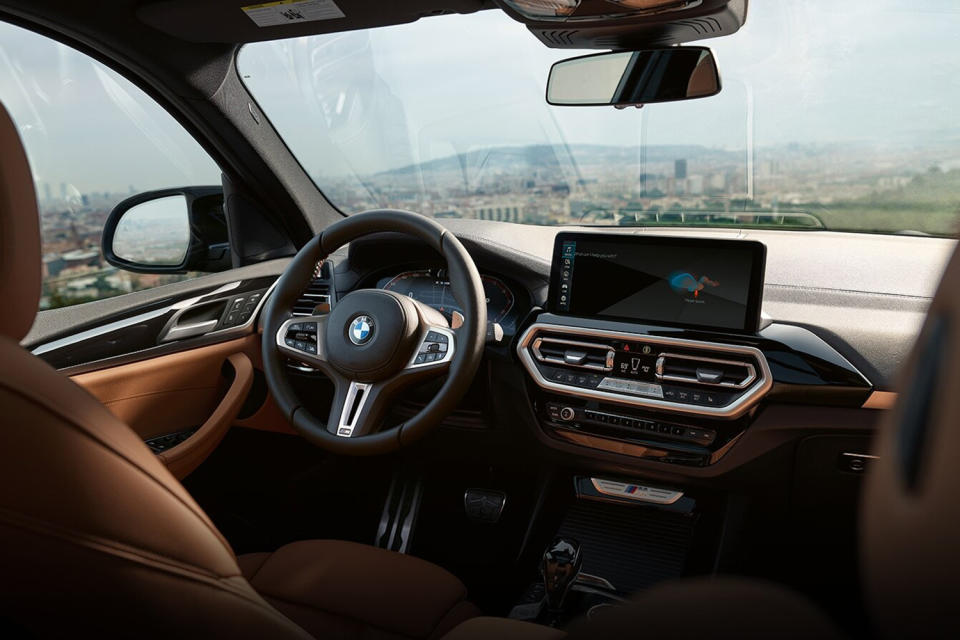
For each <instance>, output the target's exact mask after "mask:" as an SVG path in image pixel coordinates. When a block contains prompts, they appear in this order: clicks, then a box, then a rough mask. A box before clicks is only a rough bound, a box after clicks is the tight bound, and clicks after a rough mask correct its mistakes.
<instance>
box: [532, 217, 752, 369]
mask: <svg viewBox="0 0 960 640" xmlns="http://www.w3.org/2000/svg"><path fill="white" fill-rule="evenodd" d="M765 263H766V247H765V246H764V245H763V244H761V243H759V242H754V241H748V240H714V239H705V238H671V237H663V236H632V235H619V234H599V233H568V232H562V233H559V234H557V238H556V242H555V244H554V253H553V270H552V274H551V279H550V300H549V307H550V310H551V311H552V312H554V313H558V314H564V315H574V316H581V317H588V318H606V319H611V320H627V321H631V322H644V323H648V324H656V325H666V326H676V327H689V328H695V329H713V330H722V331H732V332H746V333H754V332H756V331H757V328H758V326H759V324H760V303H761V298H762V295H763V272H764V266H765ZM633 357H636V356H633Z"/></svg>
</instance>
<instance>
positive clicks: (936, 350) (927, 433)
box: [860, 252, 960, 638]
mask: <svg viewBox="0 0 960 640" xmlns="http://www.w3.org/2000/svg"><path fill="white" fill-rule="evenodd" d="M958 291H960V253H957V252H955V253H954V255H953V258H951V260H950V262H949V264H948V265H947V269H946V271H945V272H944V275H943V279H942V280H941V282H940V288H939V291H938V292H937V294H936V295H935V296H934V299H933V302H932V303H931V305H930V308H929V311H928V316H927V320H926V322H925V324H924V328H923V330H922V331H921V334H920V337H919V339H918V341H917V345H916V347H915V348H914V352H913V354H912V355H911V357H910V358H909V360H908V361H907V364H906V366H905V367H904V369H903V375H902V379H901V383H900V385H899V387H900V396H899V400H898V402H897V404H896V406H895V407H894V409H893V410H892V411H891V412H889V413H888V414H887V415H886V416H885V422H884V425H883V427H882V428H881V431H880V434H879V437H878V440H877V444H876V447H875V451H874V453H875V454H876V455H877V456H879V459H878V460H877V461H876V462H874V463H873V465H872V466H871V469H870V471H869V473H868V477H867V480H866V487H865V492H864V500H863V506H862V511H861V523H862V527H861V532H862V533H861V545H860V546H861V550H862V562H861V564H862V566H863V580H862V581H861V582H862V583H863V585H864V588H865V590H866V594H865V596H866V598H865V599H866V602H867V605H868V609H869V613H870V616H871V618H872V620H873V622H874V629H875V631H876V632H877V633H878V634H880V635H884V636H887V637H931V636H938V637H954V638H956V637H960V606H958V598H957V593H958V591H960V589H958V586H957V585H958V581H960V578H958V576H960V552H958V546H957V545H958V540H960V465H958V464H957V452H958V451H960V394H958V393H957V390H958V389H960V299H958V297H957V292H958ZM937 334H940V335H939V336H938V335H937ZM938 358H939V362H938ZM927 374H929V375H930V377H931V380H930V381H928V380H924V377H925V375H927ZM913 469H915V470H916V471H915V473H914V472H913V471H912V470H913Z"/></svg>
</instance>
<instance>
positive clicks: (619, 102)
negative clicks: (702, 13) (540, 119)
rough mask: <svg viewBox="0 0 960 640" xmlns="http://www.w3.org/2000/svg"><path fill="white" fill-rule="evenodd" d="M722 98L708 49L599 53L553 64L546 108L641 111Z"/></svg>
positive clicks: (687, 48) (718, 75)
mask: <svg viewBox="0 0 960 640" xmlns="http://www.w3.org/2000/svg"><path fill="white" fill-rule="evenodd" d="M718 93H720V74H719V72H718V71H717V63H716V60H715V59H714V57H713V54H712V53H711V52H710V50H709V49H707V48H706V47H668V48H664V49H644V50H642V51H619V52H613V53H597V54H593V55H589V56H581V57H579V58H569V59H567V60H561V61H559V62H556V63H554V65H553V66H552V67H550V76H549V77H548V79H547V102H548V103H549V104H552V105H561V106H581V107H586V106H615V107H625V106H642V105H644V104H650V103H653V102H673V101H677V100H692V99H694V98H706V97H708V96H713V95H716V94H718Z"/></svg>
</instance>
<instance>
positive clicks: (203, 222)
mask: <svg viewBox="0 0 960 640" xmlns="http://www.w3.org/2000/svg"><path fill="white" fill-rule="evenodd" d="M100 245H101V248H102V249H103V255H104V257H105V258H106V260H107V262H109V263H110V264H112V265H113V266H115V267H118V268H120V269H125V270H127V271H134V272H137V273H186V272H188V271H202V272H208V273H209V272H216V271H225V270H227V269H229V268H231V266H232V265H231V259H230V238H229V236H228V234H227V220H226V216H225V215H224V211H223V188H222V187H219V186H217V187H184V188H181V189H163V190H160V191H148V192H146V193H141V194H138V195H135V196H133V197H131V198H127V199H126V200H124V201H123V202H121V203H120V204H118V205H117V206H116V207H114V208H113V211H111V212H110V215H109V216H108V217H107V223H106V225H105V226H104V229H103V237H102V238H101V240H100Z"/></svg>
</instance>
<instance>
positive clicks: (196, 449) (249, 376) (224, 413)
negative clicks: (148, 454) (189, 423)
mask: <svg viewBox="0 0 960 640" xmlns="http://www.w3.org/2000/svg"><path fill="white" fill-rule="evenodd" d="M227 362H229V363H230V366H231V367H233V381H232V382H231V383H230V388H229V389H227V394H226V395H225V396H224V397H223V400H221V401H220V404H219V405H217V408H216V409H214V410H213V413H212V414H211V415H210V417H209V418H207V420H206V422H204V423H203V424H202V425H201V426H200V428H199V429H197V431H196V432H195V433H194V434H193V435H191V436H190V437H189V438H187V439H186V440H184V441H183V442H182V443H180V444H178V445H177V446H175V447H173V448H171V449H168V450H166V451H164V452H163V453H161V454H159V455H158V456H157V457H158V458H160V461H161V462H163V463H164V464H165V465H166V466H167V469H169V470H170V473H172V474H173V475H175V476H176V477H177V479H183V478H185V477H186V476H187V475H188V474H189V473H190V472H192V471H193V470H194V469H196V468H197V467H199V466H200V463H202V462H203V461H204V460H206V459H207V457H208V456H209V455H210V454H211V453H213V450H214V449H216V448H217V445H218V444H220V441H221V440H223V436H225V435H226V434H227V430H229V429H230V426H231V425H232V424H233V422H234V420H236V419H237V415H238V414H239V413H240V409H241V408H242V407H243V403H244V401H245V400H246V399H247V394H248V393H250V387H251V386H252V385H253V364H252V363H251V362H250V358H248V357H247V356H246V355H245V354H243V353H234V354H232V355H230V356H228V357H227Z"/></svg>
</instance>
